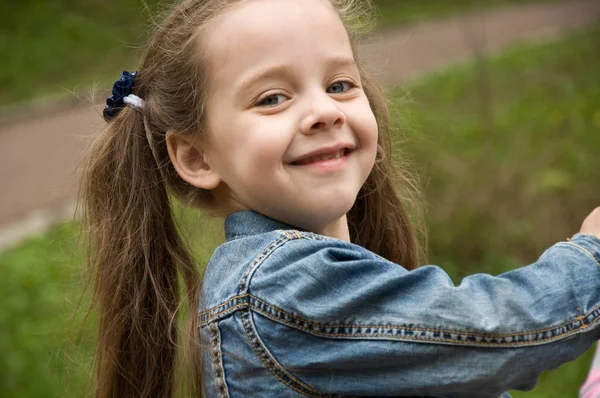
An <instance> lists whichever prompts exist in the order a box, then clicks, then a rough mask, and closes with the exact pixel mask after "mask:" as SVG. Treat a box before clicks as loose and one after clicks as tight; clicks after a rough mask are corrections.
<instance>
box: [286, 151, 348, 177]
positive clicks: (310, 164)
mask: <svg viewBox="0 0 600 398" xmlns="http://www.w3.org/2000/svg"><path fill="white" fill-rule="evenodd" d="M351 153H352V151H350V150H349V149H343V150H340V151H338V152H337V153H335V154H329V155H319V156H314V157H311V158H307V159H303V160H301V161H298V162H294V163H292V166H296V167H301V168H303V169H308V170H311V171H316V172H320V173H323V172H325V173H327V172H333V171H338V170H341V169H342V168H344V166H345V165H346V163H347V162H348V158H349V157H350V154H351Z"/></svg>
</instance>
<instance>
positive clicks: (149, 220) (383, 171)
mask: <svg viewBox="0 0 600 398" xmlns="http://www.w3.org/2000/svg"><path fill="white" fill-rule="evenodd" d="M238 1H239V0H184V1H182V2H181V3H179V4H177V5H175V6H174V7H173V8H172V9H171V10H170V12H169V13H168V15H167V16H166V18H164V20H163V21H162V22H161V23H160V24H158V25H157V26H156V27H155V30H154V34H153V35H152V38H151V40H150V42H149V44H148V48H147V50H146V53H145V55H144V57H143V59H142V62H141V65H140V68H139V69H138V72H139V76H138V78H137V81H136V86H135V89H134V93H135V94H136V95H137V96H139V97H141V98H143V99H144V101H145V106H144V109H143V111H138V110H134V109H131V108H127V107H126V108H124V109H123V110H122V111H121V112H120V113H119V115H117V117H116V118H115V119H114V120H112V121H111V122H110V123H109V124H108V126H107V128H106V129H105V130H104V131H103V132H102V133H101V134H100V135H99V136H98V137H97V138H96V139H95V141H94V142H93V144H92V145H91V147H90V148H89V152H88V154H87V156H86V158H85V161H84V163H82V171H83V177H82V180H81V185H80V191H79V194H80V198H79V201H78V203H79V213H80V216H81V219H82V224H83V226H84V231H85V232H86V237H87V240H88V241H87V253H88V255H87V262H88V265H89V266H90V269H91V271H92V272H91V273H90V275H91V278H92V282H93V285H94V288H93V304H92V306H93V307H97V308H98V315H99V334H98V342H97V348H96V355H95V362H94V366H95V396H96V397H101V398H108V397H133V396H139V397H172V396H174V395H175V393H176V391H177V388H176V387H177V386H178V385H179V384H185V385H186V386H187V387H186V390H185V391H186V395H191V396H193V395H197V394H198V392H199V390H200V387H201V386H200V384H201V382H200V380H201V378H200V374H201V370H200V367H201V364H200V355H199V353H200V344H199V341H198V339H199V337H198V331H197V321H196V317H195V316H194V314H195V313H196V312H197V307H198V304H197V294H198V292H199V289H200V275H199V272H198V270H197V267H196V264H195V263H194V259H193V258H192V255H191V254H190V252H189V250H188V249H187V247H186V245H185V242H184V241H183V240H182V238H181V237H180V235H179V234H178V227H177V225H176V222H175V218H174V216H173V209H172V206H173V202H172V200H171V196H175V197H176V198H178V199H179V200H181V201H182V202H183V203H185V204H187V205H189V206H193V207H198V208H210V207H211V205H212V200H213V198H212V195H211V193H210V192H209V191H206V190H202V189H199V188H196V187H193V186H191V185H189V184H188V183H186V182H185V181H184V180H183V179H181V178H180V177H179V175H178V174H177V172H176V171H175V168H174V167H173V165H172V163H171V162H170V160H169V156H168V152H167V146H166V142H165V136H166V132H167V131H173V132H176V133H178V134H189V135H192V134H199V133H200V132H201V131H202V126H203V122H204V120H205V117H204V116H205V115H204V101H205V88H204V86H205V81H206V76H205V74H204V67H203V62H202V60H203V56H206V54H199V48H200V46H198V39H199V36H200V35H201V33H202V27H204V26H206V24H207V23H208V22H209V21H210V20H211V19H212V18H214V17H215V16H216V15H218V14H219V13H221V12H223V11H224V10H225V9H226V8H227V7H230V6H231V5H232V4H234V3H236V2H238ZM330 1H331V3H332V4H333V5H334V6H335V7H336V8H337V9H338V11H339V13H340V16H341V17H342V19H343V20H344V21H345V22H346V26H347V27H348V29H349V33H350V36H351V38H352V39H353V40H354V39H355V33H356V29H355V26H356V24H355V22H357V21H358V22H363V21H364V20H365V18H363V16H364V15H366V14H365V13H364V11H365V9H364V6H365V4H366V1H365V0H330ZM361 75H362V76H361V77H362V80H363V86H364V89H365V92H366V94H367V97H368V99H369V101H370V105H371V107H372V109H373V111H374V113H375V116H376V118H377V121H378V125H379V147H378V153H377V158H376V164H375V167H374V169H373V171H372V173H371V175H370V176H369V178H368V179H367V182H366V183H365V184H364V186H363V187H362V189H361V191H360V193H359V195H358V197H357V200H356V203H355V204H354V206H353V207H352V209H351V210H350V212H349V213H348V222H349V227H350V234H351V239H352V241H353V242H355V243H358V244H360V245H362V246H364V247H366V248H367V249H370V250H372V251H373V252H375V253H378V254H379V255H381V256H383V257H385V258H387V259H389V260H391V261H394V262H397V263H399V264H401V265H403V266H404V267H406V268H408V269H412V268H414V267H416V266H417V265H418V264H419V259H420V249H419V245H418V243H417V239H416V237H415V232H414V229H413V224H412V223H411V220H410V217H409V214H408V212H407V210H406V209H405V207H404V206H403V200H401V198H405V199H407V200H409V202H411V203H412V201H411V199H410V198H411V197H413V196H414V195H412V194H414V193H415V192H416V191H415V190H414V189H413V188H414V185H413V184H411V183H410V181H411V180H410V178H408V177H407V174H403V173H400V174H398V173H395V172H394V168H393V164H392V162H391V151H392V148H391V140H390V122H389V115H388V109H387V105H386V99H385V97H384V95H383V94H382V92H381V91H380V90H379V88H378V87H377V85H376V84H375V82H374V81H373V80H372V79H371V78H370V77H369V76H368V75H367V73H365V72H364V71H362V70H361ZM396 176H398V177H396ZM396 178H399V179H396ZM394 181H396V182H394ZM411 193H412V194H411ZM404 202H405V203H406V201H404ZM411 206H412V207H411V208H418V207H415V206H413V205H411ZM180 279H181V280H183V287H184V293H183V295H184V296H185V299H182V297H181V291H180V289H181V287H180ZM184 303H186V304H187V307H183V308H186V310H187V313H188V317H187V322H186V327H185V329H184V330H183V333H178V317H179V313H180V310H181V308H182V305H183V304H184ZM180 343H182V347H183V348H182V349H179V348H178V347H180V346H179V344H180ZM180 355H182V356H183V357H180ZM182 364H183V365H182ZM182 366H183V367H182ZM182 369H183V370H185V371H182ZM181 374H185V375H186V376H185V377H182V379H181V380H184V381H185V382H184V383H180V379H179V377H180V375H181ZM176 376H177V377H176Z"/></svg>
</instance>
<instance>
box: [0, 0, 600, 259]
mask: <svg viewBox="0 0 600 398" xmlns="http://www.w3.org/2000/svg"><path fill="white" fill-rule="evenodd" d="M596 20H600V1H597V0H570V1H561V2H555V3H548V4H533V5H525V6H514V7H510V8H505V9H500V10H496V11H490V12H485V13H480V14H474V15H468V16H461V17H454V18H450V19H444V20H438V21H429V22H423V23H419V24H416V25H412V26H407V27H404V28H399V29H393V30H386V31H383V32H380V33H378V34H376V35H374V36H372V37H370V38H368V39H366V40H365V41H364V42H363V43H361V45H360V47H359V52H360V53H361V54H362V56H363V58H364V59H367V60H368V63H369V64H371V65H372V69H374V70H375V72H376V75H377V77H378V79H379V80H380V82H381V83H382V84H384V85H390V84H395V83H401V82H406V81H407V80H408V79H411V78H414V77H415V76H417V75H418V74H423V73H429V72H432V71H435V70H437V69H440V68H443V67H444V66H447V65H449V64H453V63H457V62H464V61H466V60H468V59H469V58H470V57H473V56H475V55H477V54H481V53H484V52H486V53H489V52H498V51H500V50H501V49H503V48H506V47H507V46H508V45H510V44H512V43H515V42H517V41H523V40H543V39H548V38H552V37H554V36H556V35H560V34H563V33H564V32H566V31H569V30H573V29H576V28H579V27H582V26H585V25H586V24H589V23H591V22H593V21H596ZM100 113H101V106H95V107H92V106H90V105H89V104H82V103H79V104H76V105H73V106H65V105H62V106H60V107H54V109H50V108H44V109H36V110H31V111H29V112H25V113H21V114H19V115H17V116H12V117H10V118H4V119H2V120H0V186H1V187H3V188H2V193H1V194H0V249H2V247H3V246H6V245H8V244H10V242H13V241H15V240H18V239H20V238H21V236H23V235H26V234H28V233H31V232H32V231H34V230H36V229H39V228H43V227H44V226H45V225H48V224H49V223H51V222H53V221H54V220H56V219H60V218H64V217H65V216H66V215H68V214H69V213H70V211H71V210H70V207H69V204H70V203H72V200H73V194H74V192H73V184H74V181H75V178H76V176H75V166H76V164H77V162H78V160H79V156H80V154H81V151H82V149H83V148H84V147H85V146H86V145H87V144H88V143H89V142H90V139H91V138H92V137H93V136H94V134H95V133H96V132H97V131H98V130H99V129H100V128H101V127H102V126H103V125H104V122H103V121H102V118H101V117H100Z"/></svg>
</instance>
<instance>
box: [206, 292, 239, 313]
mask: <svg viewBox="0 0 600 398" xmlns="http://www.w3.org/2000/svg"><path fill="white" fill-rule="evenodd" d="M246 297H248V293H246V294H240V295H237V296H233V297H231V298H230V299H228V300H227V301H225V302H223V303H221V304H219V305H215V306H214V307H210V308H209V309H207V310H204V311H202V312H200V313H198V316H203V315H205V314H208V313H210V312H211V311H213V310H214V309H215V308H219V307H223V306H224V305H227V303H229V302H230V301H234V300H237V299H244V298H246Z"/></svg>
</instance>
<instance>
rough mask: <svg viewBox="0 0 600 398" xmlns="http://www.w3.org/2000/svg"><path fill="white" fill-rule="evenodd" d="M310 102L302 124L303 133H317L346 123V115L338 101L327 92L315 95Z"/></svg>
mask: <svg viewBox="0 0 600 398" xmlns="http://www.w3.org/2000/svg"><path fill="white" fill-rule="evenodd" d="M308 102H309V110H308V112H307V113H306V116H305V117H304V119H303V120H302V122H301V126H300V130H301V132H302V133H303V134H315V133H318V132H319V131H323V130H327V129H330V128H334V127H340V126H342V125H344V123H346V115H345V114H344V112H342V111H341V109H340V108H339V107H338V103H337V101H336V100H335V99H333V98H331V96H329V95H328V94H327V93H324V92H321V93H319V95H313V96H311V98H309V99H308Z"/></svg>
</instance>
